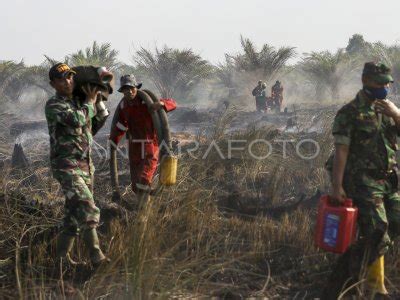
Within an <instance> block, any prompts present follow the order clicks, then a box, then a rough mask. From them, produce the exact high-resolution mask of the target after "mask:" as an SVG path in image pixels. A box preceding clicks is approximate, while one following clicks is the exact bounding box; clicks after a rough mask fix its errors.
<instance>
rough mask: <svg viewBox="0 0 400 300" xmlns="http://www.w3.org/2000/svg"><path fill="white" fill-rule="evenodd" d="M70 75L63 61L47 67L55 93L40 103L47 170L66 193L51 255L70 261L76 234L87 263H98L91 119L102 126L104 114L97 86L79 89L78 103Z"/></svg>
mask: <svg viewBox="0 0 400 300" xmlns="http://www.w3.org/2000/svg"><path fill="white" fill-rule="evenodd" d="M74 75H75V72H74V71H73V70H71V69H70V67H69V66H68V65H66V64H63V63H58V64H56V65H54V66H52V67H51V69H50V71H49V78H50V85H51V86H52V87H53V88H54V89H55V92H56V93H55V96H53V97H51V98H50V99H49V100H48V101H47V103H46V106H45V115H46V119H47V124H48V127H49V135H50V163H51V170H52V173H53V176H54V178H55V179H57V180H58V182H59V183H60V185H61V189H62V191H63V193H64V195H65V215H64V224H63V227H62V230H61V232H60V233H59V235H58V237H57V249H56V252H57V253H56V254H57V258H59V259H63V260H64V261H65V262H67V263H68V262H69V263H75V262H74V261H73V260H72V259H71V258H70V251H71V249H72V247H73V245H74V241H75V238H76V237H77V236H78V235H81V237H82V239H83V241H84V243H85V245H86V247H87V249H88V251H89V255H90V259H91V262H92V264H93V265H94V266H99V265H100V264H101V263H103V262H105V261H108V259H107V258H106V256H105V255H104V254H103V252H102V251H101V249H100V244H99V239H98V236H97V230H96V228H97V226H98V225H99V219H100V209H99V208H98V207H97V206H96V204H95V202H94V199H93V192H92V188H93V186H92V184H93V181H92V180H93V179H92V176H93V172H94V167H93V164H92V160H91V147H92V141H93V132H92V123H93V122H94V123H96V124H104V121H105V119H106V118H107V117H108V115H109V113H108V111H107V109H106V108H105V106H104V103H103V101H102V98H101V95H100V90H99V88H98V87H96V86H92V85H88V86H86V87H84V88H83V91H84V93H85V94H86V99H84V100H83V102H81V101H79V100H78V99H77V98H75V97H74V96H73V90H74ZM95 119H96V120H95Z"/></svg>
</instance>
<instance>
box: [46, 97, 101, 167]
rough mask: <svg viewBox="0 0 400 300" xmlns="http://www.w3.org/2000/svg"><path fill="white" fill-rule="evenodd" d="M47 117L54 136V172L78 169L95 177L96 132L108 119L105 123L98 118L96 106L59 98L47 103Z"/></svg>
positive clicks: (52, 154)
mask: <svg viewBox="0 0 400 300" xmlns="http://www.w3.org/2000/svg"><path fill="white" fill-rule="evenodd" d="M45 114H46V119H47V125H48V128H49V135H50V162H51V167H52V169H56V170H57V169H74V168H77V167H78V168H81V169H84V171H89V173H93V172H94V167H93V164H92V161H91V146H92V142H93V131H96V132H97V130H98V129H99V128H98V127H99V126H102V125H103V124H104V122H105V119H106V117H105V118H104V120H103V119H98V118H95V114H96V112H95V108H94V105H93V104H81V103H80V101H77V100H76V99H68V98H65V97H61V96H58V95H56V96H54V97H52V98H50V99H49V100H48V101H47V103H46V107H45ZM92 126H93V127H92ZM96 127H97V128H96ZM87 169H88V170H87Z"/></svg>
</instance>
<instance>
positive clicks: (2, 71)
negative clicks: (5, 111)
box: [0, 60, 26, 101]
mask: <svg viewBox="0 0 400 300" xmlns="http://www.w3.org/2000/svg"><path fill="white" fill-rule="evenodd" d="M25 68H26V66H25V64H24V62H23V61H21V62H19V63H16V62H14V61H10V60H8V61H2V62H0V97H1V98H2V100H6V101H12V100H18V98H19V97H20V95H21V93H22V91H23V89H24V87H25V86H26V83H25V82H24V80H22V74H23V73H24V71H25Z"/></svg>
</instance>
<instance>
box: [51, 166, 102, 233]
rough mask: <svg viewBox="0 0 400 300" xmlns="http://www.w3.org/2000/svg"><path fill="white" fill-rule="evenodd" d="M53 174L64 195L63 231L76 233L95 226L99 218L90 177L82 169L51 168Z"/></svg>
mask: <svg viewBox="0 0 400 300" xmlns="http://www.w3.org/2000/svg"><path fill="white" fill-rule="evenodd" d="M53 176H54V178H55V179H57V180H58V182H59V183H60V185H61V188H62V191H63V193H64V195H65V215H64V225H63V232H64V233H66V234H68V235H78V234H79V232H80V231H82V230H85V229H87V228H96V227H97V226H98V224H99V220H100V209H99V208H98V207H97V206H96V205H95V202H94V199H93V191H92V177H91V175H90V174H89V172H85V171H83V170H82V169H79V168H75V169H56V170H55V169H53Z"/></svg>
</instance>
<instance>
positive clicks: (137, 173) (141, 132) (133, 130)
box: [110, 96, 176, 192]
mask: <svg viewBox="0 0 400 300" xmlns="http://www.w3.org/2000/svg"><path fill="white" fill-rule="evenodd" d="M160 101H161V102H163V103H164V106H163V108H164V109H165V111H167V112H169V111H172V110H174V109H175V108H176V102H175V100H173V99H160ZM114 120H115V121H114V122H113V124H112V126H111V133H110V143H111V144H113V145H114V146H116V145H118V143H119V141H120V140H121V138H122V137H123V136H124V134H125V133H126V132H128V134H129V139H128V140H129V165H130V173H131V182H132V189H133V191H135V192H136V191H137V189H138V188H139V189H147V188H148V187H149V185H150V184H151V182H152V179H153V175H154V172H155V171H156V169H157V163H158V153H159V146H158V138H157V133H156V129H155V128H154V126H153V120H152V118H151V115H150V113H149V111H148V109H147V106H146V104H145V103H144V101H142V100H141V99H140V98H139V97H138V96H136V97H135V99H133V100H127V99H125V98H123V99H122V100H121V102H120V103H119V104H118V107H117V109H116V111H115V117H114Z"/></svg>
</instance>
